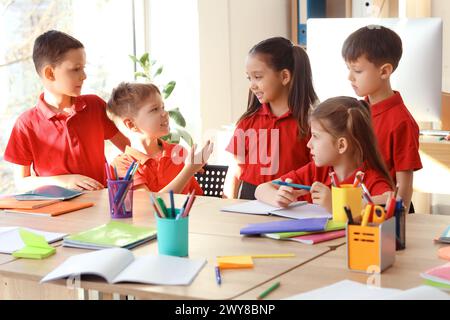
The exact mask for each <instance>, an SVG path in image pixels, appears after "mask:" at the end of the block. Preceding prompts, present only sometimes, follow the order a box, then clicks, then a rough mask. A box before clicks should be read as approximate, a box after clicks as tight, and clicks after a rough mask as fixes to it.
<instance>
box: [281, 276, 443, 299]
mask: <svg viewBox="0 0 450 320" xmlns="http://www.w3.org/2000/svg"><path fill="white" fill-rule="evenodd" d="M287 300H450V295H448V294H446V293H445V292H442V291H441V290H438V289H436V288H431V287H427V286H419V287H416V288H412V289H409V290H405V291H402V290H399V289H389V288H380V287H375V286H370V285H367V284H362V283H358V282H354V281H350V280H343V281H340V282H337V283H335V284H332V285H330V286H327V287H323V288H320V289H316V290H312V291H309V292H305V293H301V294H298V295H295V296H292V297H289V298H287Z"/></svg>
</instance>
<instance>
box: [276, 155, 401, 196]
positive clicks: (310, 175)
mask: <svg viewBox="0 0 450 320" xmlns="http://www.w3.org/2000/svg"><path fill="white" fill-rule="evenodd" d="M329 170H330V167H328V166H325V167H316V165H315V164H314V161H311V162H310V163H308V164H307V165H306V166H304V167H302V168H300V169H298V170H295V171H291V172H289V173H288V174H285V175H284V176H282V177H281V178H280V179H281V180H283V181H284V180H285V179H287V178H290V179H292V181H293V183H300V184H304V185H307V186H310V185H312V184H313V183H314V182H316V181H318V182H321V183H323V184H324V185H326V186H328V187H330V188H331V179H330V177H329V174H328V172H329ZM358 171H362V172H364V184H365V185H366V187H367V189H368V190H369V192H370V194H371V195H372V196H375V195H380V194H383V193H385V192H387V191H392V188H391V186H390V184H389V182H388V181H387V180H386V179H385V178H384V177H383V176H382V175H380V174H379V173H378V172H377V171H375V170H373V169H365V170H364V169H363V168H362V167H360V168H358V169H356V170H355V171H354V172H353V173H352V174H351V175H350V176H348V177H347V178H346V179H344V181H339V183H340V184H353V181H354V180H355V174H356V172H358ZM300 198H301V199H300V200H304V201H308V202H310V203H312V199H311V194H310V193H308V194H307V195H305V196H302V197H300Z"/></svg>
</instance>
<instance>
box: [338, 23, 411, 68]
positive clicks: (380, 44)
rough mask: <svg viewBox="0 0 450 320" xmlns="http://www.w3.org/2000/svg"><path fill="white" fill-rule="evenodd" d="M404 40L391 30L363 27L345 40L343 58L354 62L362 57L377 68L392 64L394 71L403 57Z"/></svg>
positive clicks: (372, 26) (380, 27) (378, 27)
mask: <svg viewBox="0 0 450 320" xmlns="http://www.w3.org/2000/svg"><path fill="white" fill-rule="evenodd" d="M402 53H403V49H402V40H401V39H400V37H399V36H398V34H397V33H395V32H394V31H392V30H391V29H389V28H386V27H383V26H378V25H370V26H366V27H362V28H360V29H358V30H356V31H355V32H353V33H352V34H351V35H349V36H348V38H347V39H346V40H345V42H344V45H343V46H342V57H343V58H344V59H345V61H350V62H354V61H356V60H358V58H359V57H361V56H366V59H367V60H368V61H370V62H371V63H373V64H375V65H376V66H381V65H382V64H384V63H390V64H391V65H392V67H393V68H394V70H395V69H396V68H397V66H398V63H399V61H400V58H401V57H402Z"/></svg>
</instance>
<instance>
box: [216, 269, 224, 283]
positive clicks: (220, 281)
mask: <svg viewBox="0 0 450 320" xmlns="http://www.w3.org/2000/svg"><path fill="white" fill-rule="evenodd" d="M215 270H216V282H217V284H218V285H220V284H221V283H222V276H221V275H220V268H219V266H216V267H215Z"/></svg>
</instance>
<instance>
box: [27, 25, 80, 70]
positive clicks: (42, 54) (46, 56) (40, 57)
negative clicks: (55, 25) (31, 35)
mask: <svg viewBox="0 0 450 320" xmlns="http://www.w3.org/2000/svg"><path fill="white" fill-rule="evenodd" d="M80 48H84V46H83V44H82V43H81V42H80V41H78V40H77V39H75V38H74V37H72V36H70V35H68V34H66V33H64V32H61V31H56V30H50V31H47V32H45V33H43V34H41V35H40V36H39V37H37V38H36V40H35V41H34V46H33V62H34V67H35V68H36V71H37V73H38V74H39V75H40V74H41V71H42V68H43V67H44V66H45V65H48V64H50V65H52V66H56V65H58V63H60V62H61V60H62V59H63V58H64V55H65V54H66V52H67V51H69V50H71V49H80Z"/></svg>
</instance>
